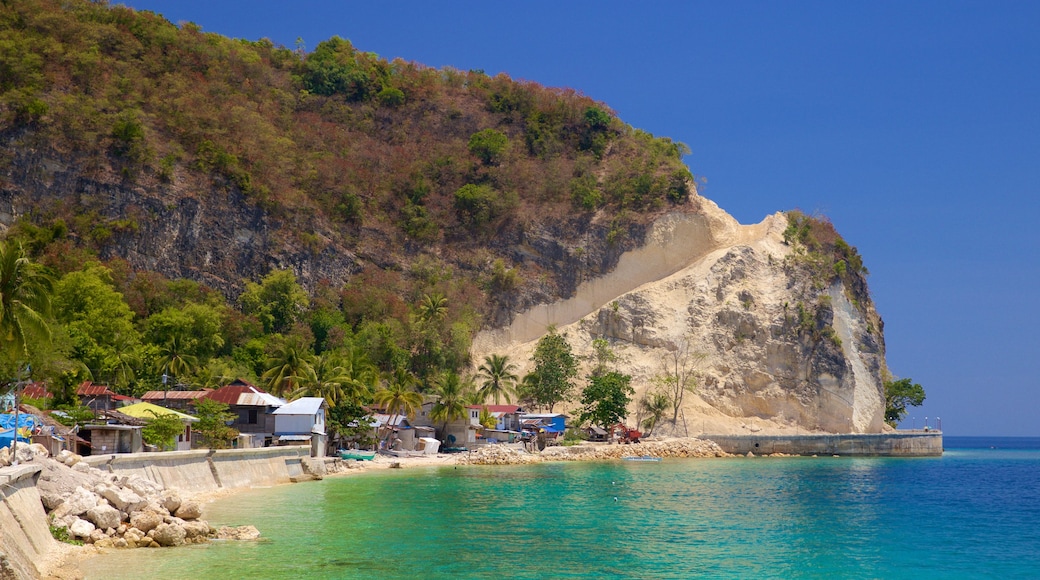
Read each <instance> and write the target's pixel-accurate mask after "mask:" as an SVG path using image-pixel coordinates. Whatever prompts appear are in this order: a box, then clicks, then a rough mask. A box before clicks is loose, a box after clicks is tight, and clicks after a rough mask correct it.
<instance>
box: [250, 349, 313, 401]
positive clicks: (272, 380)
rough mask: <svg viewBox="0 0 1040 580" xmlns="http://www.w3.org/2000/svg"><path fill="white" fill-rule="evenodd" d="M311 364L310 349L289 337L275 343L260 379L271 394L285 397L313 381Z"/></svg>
mask: <svg viewBox="0 0 1040 580" xmlns="http://www.w3.org/2000/svg"><path fill="white" fill-rule="evenodd" d="M313 362H314V355H312V354H311V351H310V348H309V347H308V346H307V345H305V344H303V341H302V339H300V338H299V337H297V336H290V337H288V338H285V339H283V340H279V341H276V344H275V345H274V346H273V349H272V350H271V352H270V354H269V355H268V359H267V370H266V371H264V374H263V375H261V377H260V378H261V380H263V381H265V382H266V384H267V389H268V391H270V392H271V393H272V394H274V395H278V396H282V395H287V394H289V393H292V392H294V391H296V390H297V389H299V388H300V387H301V386H304V385H307V384H309V382H310V381H312V380H313V379H314V367H313V366H312V363H313Z"/></svg>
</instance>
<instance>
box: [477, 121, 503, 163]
mask: <svg viewBox="0 0 1040 580" xmlns="http://www.w3.org/2000/svg"><path fill="white" fill-rule="evenodd" d="M508 144H509V139H507V138H506V136H505V134H503V133H502V132H501V131H496V130H494V129H484V130H483V131H477V132H476V133H474V134H473V135H471V136H470V138H469V152H470V153H472V154H474V155H476V156H477V158H478V159H480V161H481V163H483V164H484V165H497V164H498V163H499V161H501V159H502V154H503V153H504V152H505V150H506V146H507V145H508Z"/></svg>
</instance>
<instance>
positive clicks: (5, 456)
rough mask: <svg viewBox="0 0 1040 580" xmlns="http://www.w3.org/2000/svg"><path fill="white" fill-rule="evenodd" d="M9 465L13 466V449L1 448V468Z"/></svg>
mask: <svg viewBox="0 0 1040 580" xmlns="http://www.w3.org/2000/svg"><path fill="white" fill-rule="evenodd" d="M8 465H11V449H10V448H9V447H4V448H0V467H7V466H8Z"/></svg>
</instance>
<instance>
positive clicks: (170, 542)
mask: <svg viewBox="0 0 1040 580" xmlns="http://www.w3.org/2000/svg"><path fill="white" fill-rule="evenodd" d="M48 455H49V454H48V453H47V450H46V449H45V448H44V447H43V446H41V445H26V446H20V447H19V448H18V461H19V463H29V462H31V463H35V464H37V465H40V466H41V467H42V468H43V471H42V472H41V474H40V479H39V481H38V483H37V489H38V491H39V494H40V500H41V501H42V502H43V507H44V509H45V510H46V511H47V517H48V520H49V523H50V526H51V529H52V533H53V534H54V535H55V536H56V537H59V538H60V539H67V540H75V541H81V542H83V543H84V544H93V545H94V546H95V547H98V548H105V547H113V548H147V547H150V548H157V547H160V546H181V545H185V544H197V543H202V542H206V541H209V540H210V539H215V538H220V539H237V540H253V539H257V538H259V537H260V533H259V531H257V530H256V528H254V527H252V526H243V527H242V528H227V527H224V528H220V529H216V528H213V527H212V526H210V525H209V524H208V523H207V522H206V521H205V520H203V519H201V517H202V506H201V504H200V503H199V502H198V501H196V500H195V499H192V498H189V497H182V496H181V494H180V493H179V492H178V491H177V490H172V489H164V488H163V486H161V485H159V484H157V483H155V482H152V481H150V480H148V479H145V478H143V477H139V476H134V475H131V476H125V475H123V476H121V475H115V474H111V473H105V472H103V471H101V470H99V469H96V468H93V467H90V466H89V465H87V464H86V463H85V462H83V461H82V458H81V457H80V456H78V455H76V454H74V453H71V452H69V451H62V452H61V453H59V454H58V455H57V456H55V457H53V458H51V457H49V456H48ZM11 460H12V458H11V457H10V454H9V452H8V449H7V448H4V449H3V450H0V465H3V464H9V463H10V462H11Z"/></svg>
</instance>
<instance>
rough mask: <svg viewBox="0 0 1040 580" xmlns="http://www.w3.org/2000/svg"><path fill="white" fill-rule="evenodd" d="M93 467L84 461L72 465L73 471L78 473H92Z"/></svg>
mask: <svg viewBox="0 0 1040 580" xmlns="http://www.w3.org/2000/svg"><path fill="white" fill-rule="evenodd" d="M90 469H91V467H90V466H89V465H87V464H86V463H83V462H82V461H79V462H76V463H75V464H73V465H72V470H73V471H75V472H77V473H90Z"/></svg>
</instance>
